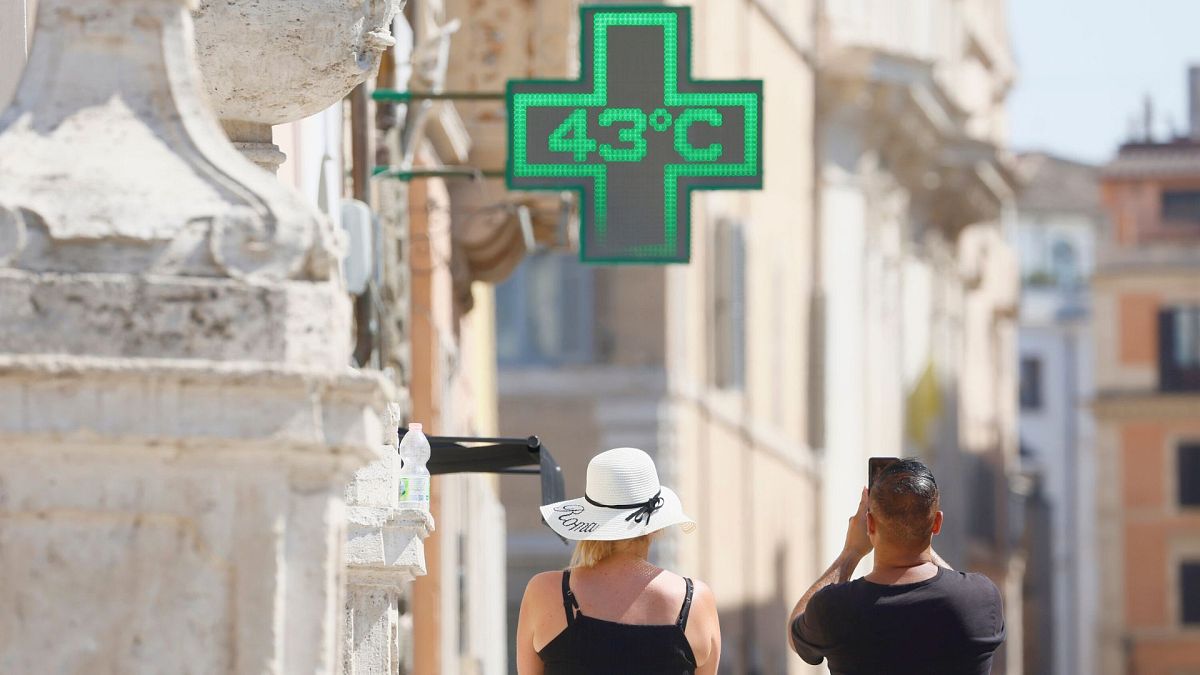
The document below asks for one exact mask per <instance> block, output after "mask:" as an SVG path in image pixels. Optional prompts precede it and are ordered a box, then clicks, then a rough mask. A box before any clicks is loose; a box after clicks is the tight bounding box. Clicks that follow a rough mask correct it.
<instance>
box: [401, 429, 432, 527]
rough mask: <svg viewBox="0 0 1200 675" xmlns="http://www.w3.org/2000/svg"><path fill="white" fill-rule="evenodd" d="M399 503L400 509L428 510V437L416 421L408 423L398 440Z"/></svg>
mask: <svg viewBox="0 0 1200 675" xmlns="http://www.w3.org/2000/svg"><path fill="white" fill-rule="evenodd" d="M400 459H401V460H403V462H404V465H403V466H401V467H400V504H399V507H400V508H402V509H421V510H423V511H428V510H429V469H428V468H426V467H425V463H426V462H428V461H429V439H428V438H426V437H425V434H424V432H422V431H421V425H420V424H417V423H416V422H414V423H412V424H409V425H408V433H406V434H404V438H403V439H402V440H401V441H400Z"/></svg>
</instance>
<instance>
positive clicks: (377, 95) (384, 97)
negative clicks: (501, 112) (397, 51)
mask: <svg viewBox="0 0 1200 675" xmlns="http://www.w3.org/2000/svg"><path fill="white" fill-rule="evenodd" d="M505 96H506V94H505V93H504V92H496V91H397V90H395V89H376V90H375V91H373V92H371V98H373V99H375V100H376V101H395V102H398V103H408V102H409V101H503V100H504V98H505Z"/></svg>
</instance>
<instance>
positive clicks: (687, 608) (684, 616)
mask: <svg viewBox="0 0 1200 675" xmlns="http://www.w3.org/2000/svg"><path fill="white" fill-rule="evenodd" d="M683 580H684V582H685V583H687V592H686V593H684V594H683V607H682V608H680V610H679V619H678V620H677V621H676V622H675V625H677V626H679V629H680V630H683V629H685V628H687V620H688V613H689V612H691V611H692V580H691V579H689V578H687V577H684V578H683Z"/></svg>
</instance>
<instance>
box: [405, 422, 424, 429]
mask: <svg viewBox="0 0 1200 675" xmlns="http://www.w3.org/2000/svg"><path fill="white" fill-rule="evenodd" d="M408 430H409V431H420V430H421V423H420V422H409V423H408Z"/></svg>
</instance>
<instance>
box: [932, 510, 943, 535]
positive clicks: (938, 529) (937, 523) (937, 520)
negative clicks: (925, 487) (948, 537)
mask: <svg viewBox="0 0 1200 675" xmlns="http://www.w3.org/2000/svg"><path fill="white" fill-rule="evenodd" d="M933 533H934V534H941V533H942V512H941V511H938V512H937V513H936V514H935V515H934V516H933Z"/></svg>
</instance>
